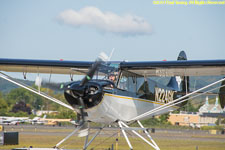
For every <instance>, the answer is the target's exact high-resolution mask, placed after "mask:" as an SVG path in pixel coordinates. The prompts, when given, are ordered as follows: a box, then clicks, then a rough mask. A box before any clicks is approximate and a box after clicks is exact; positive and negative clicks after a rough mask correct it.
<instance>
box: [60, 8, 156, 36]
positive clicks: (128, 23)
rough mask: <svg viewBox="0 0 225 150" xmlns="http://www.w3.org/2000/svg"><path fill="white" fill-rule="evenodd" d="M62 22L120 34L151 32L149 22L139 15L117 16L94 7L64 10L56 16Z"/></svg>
mask: <svg viewBox="0 0 225 150" xmlns="http://www.w3.org/2000/svg"><path fill="white" fill-rule="evenodd" d="M58 19H59V21H60V22H63V23H64V24H68V25H72V26H74V27H78V26H90V27H94V28H96V29H98V30H100V31H104V32H112V33H117V34H122V35H143V34H150V33H151V32H152V29H151V26H150V24H148V22H147V21H146V20H144V19H143V18H141V17H138V16H134V15H129V14H128V15H123V16H119V15H117V14H115V13H112V12H102V11H101V10H99V9H98V8H96V7H85V8H83V9H81V10H79V11H75V10H71V9H70V10H65V11H63V12H61V13H60V14H59V16H58Z"/></svg>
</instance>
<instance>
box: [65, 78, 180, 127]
mask: <svg viewBox="0 0 225 150" xmlns="http://www.w3.org/2000/svg"><path fill="white" fill-rule="evenodd" d="M125 75H127V76H125V77H124V76H120V78H119V79H118V80H117V82H116V83H114V82H112V81H109V80H91V81H89V82H88V83H87V84H86V85H85V86H84V87H82V89H79V85H80V81H77V82H73V83H70V84H68V85H67V88H66V89H65V93H64V94H65V98H66V99H67V101H68V102H69V103H70V104H71V105H72V106H73V107H74V108H75V109H76V110H77V112H78V113H79V106H80V104H79V99H78V98H79V96H78V95H76V94H77V93H79V92H80V91H84V94H83V95H84V96H83V101H84V105H85V112H86V115H87V116H86V118H87V120H89V121H92V122H99V123H112V122H115V121H117V120H121V121H125V122H127V121H130V120H131V119H132V118H135V117H137V116H139V115H141V114H143V113H145V112H148V111H150V110H153V109H155V108H157V107H159V106H162V105H164V104H166V103H168V102H172V101H173V100H174V99H176V98H177V97H179V96H180V95H179V94H178V93H177V91H176V90H174V89H173V88H171V87H167V86H163V85H161V84H159V83H157V82H155V81H153V80H150V79H144V77H140V76H136V77H135V76H133V75H130V74H129V75H128V74H125ZM181 105H184V103H181V104H180V105H179V106H178V105H175V106H172V107H169V108H167V109H163V110H161V111H158V112H156V113H153V114H151V115H148V116H145V117H144V118H142V119H146V118H149V117H152V116H155V115H160V114H164V113H167V112H169V111H173V110H176V109H178V108H179V107H180V106H181Z"/></svg>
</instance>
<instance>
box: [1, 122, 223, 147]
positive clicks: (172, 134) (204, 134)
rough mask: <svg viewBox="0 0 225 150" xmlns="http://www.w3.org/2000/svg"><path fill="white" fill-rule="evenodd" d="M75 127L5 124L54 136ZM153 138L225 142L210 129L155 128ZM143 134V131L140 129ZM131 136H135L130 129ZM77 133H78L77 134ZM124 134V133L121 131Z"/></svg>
mask: <svg viewBox="0 0 225 150" xmlns="http://www.w3.org/2000/svg"><path fill="white" fill-rule="evenodd" d="M74 129H75V127H74V126H72V125H71V126H61V127H59V126H45V125H17V126H15V125H4V130H5V131H8V132H12V131H18V132H19V134H31V135H54V136H62V135H63V136H66V135H68V134H70V133H71V132H72V131H73V130H74ZM96 131H97V129H96V128H94V129H91V131H90V133H91V134H94V133H95V132H96ZM118 131H119V128H108V127H107V128H104V130H102V131H101V133H100V135H99V136H100V137H109V136H112V135H114V136H117V133H118ZM149 131H150V134H151V136H152V137H153V138H156V139H168V140H169V139H171V138H173V139H184V140H198V141H218V142H224V143H225V134H223V135H222V134H221V133H218V134H217V135H213V134H210V133H209V131H202V130H194V129H155V132H154V133H151V131H152V130H151V129H150V130H149ZM138 132H139V133H141V134H142V135H144V134H143V131H141V130H140V131H138ZM128 133H129V136H135V135H134V134H131V131H128ZM75 135H76V134H75ZM121 135H122V133H121Z"/></svg>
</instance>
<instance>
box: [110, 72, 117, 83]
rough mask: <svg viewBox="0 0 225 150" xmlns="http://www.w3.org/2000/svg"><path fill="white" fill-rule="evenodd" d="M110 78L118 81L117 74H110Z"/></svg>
mask: <svg viewBox="0 0 225 150" xmlns="http://www.w3.org/2000/svg"><path fill="white" fill-rule="evenodd" d="M109 80H111V81H113V82H115V81H116V75H115V74H110V75H109Z"/></svg>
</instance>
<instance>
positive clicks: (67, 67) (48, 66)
mask: <svg viewBox="0 0 225 150" xmlns="http://www.w3.org/2000/svg"><path fill="white" fill-rule="evenodd" d="M92 64H93V62H89V61H64V60H29V59H5V58H0V71H6V72H24V73H47V74H77V75H83V74H86V73H87V71H88V68H89V67H90V66H91V65H92Z"/></svg>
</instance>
